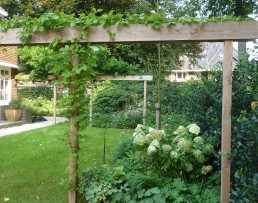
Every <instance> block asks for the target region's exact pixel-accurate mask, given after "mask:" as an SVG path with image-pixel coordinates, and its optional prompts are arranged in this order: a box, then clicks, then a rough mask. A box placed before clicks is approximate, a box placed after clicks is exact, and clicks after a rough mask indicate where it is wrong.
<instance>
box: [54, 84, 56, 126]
mask: <svg viewBox="0 0 258 203" xmlns="http://www.w3.org/2000/svg"><path fill="white" fill-rule="evenodd" d="M54 124H56V86H55V85H54Z"/></svg>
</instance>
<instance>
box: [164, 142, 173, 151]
mask: <svg viewBox="0 0 258 203" xmlns="http://www.w3.org/2000/svg"><path fill="white" fill-rule="evenodd" d="M171 149H172V147H171V146H170V145H168V144H164V145H162V150H163V151H164V152H169V151H171Z"/></svg>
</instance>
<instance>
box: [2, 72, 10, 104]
mask: <svg viewBox="0 0 258 203" xmlns="http://www.w3.org/2000/svg"><path fill="white" fill-rule="evenodd" d="M10 99H11V71H10V70H8V69H7V68H0V105H7V104H8V102H9V101H10Z"/></svg>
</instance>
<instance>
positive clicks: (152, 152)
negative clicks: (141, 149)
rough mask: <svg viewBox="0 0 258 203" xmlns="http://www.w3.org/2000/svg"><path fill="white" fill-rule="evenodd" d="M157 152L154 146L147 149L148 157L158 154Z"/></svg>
mask: <svg viewBox="0 0 258 203" xmlns="http://www.w3.org/2000/svg"><path fill="white" fill-rule="evenodd" d="M156 152H157V149H156V147H154V146H153V145H150V146H149V147H148V149H147V154H148V155H152V154H154V153H156Z"/></svg>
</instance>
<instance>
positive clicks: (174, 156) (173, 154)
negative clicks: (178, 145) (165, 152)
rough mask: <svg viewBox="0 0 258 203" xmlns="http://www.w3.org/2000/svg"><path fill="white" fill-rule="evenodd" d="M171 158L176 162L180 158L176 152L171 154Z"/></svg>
mask: <svg viewBox="0 0 258 203" xmlns="http://www.w3.org/2000/svg"><path fill="white" fill-rule="evenodd" d="M170 157H171V158H172V159H174V160H177V158H178V157H179V154H178V153H177V152H176V151H172V152H170Z"/></svg>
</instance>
